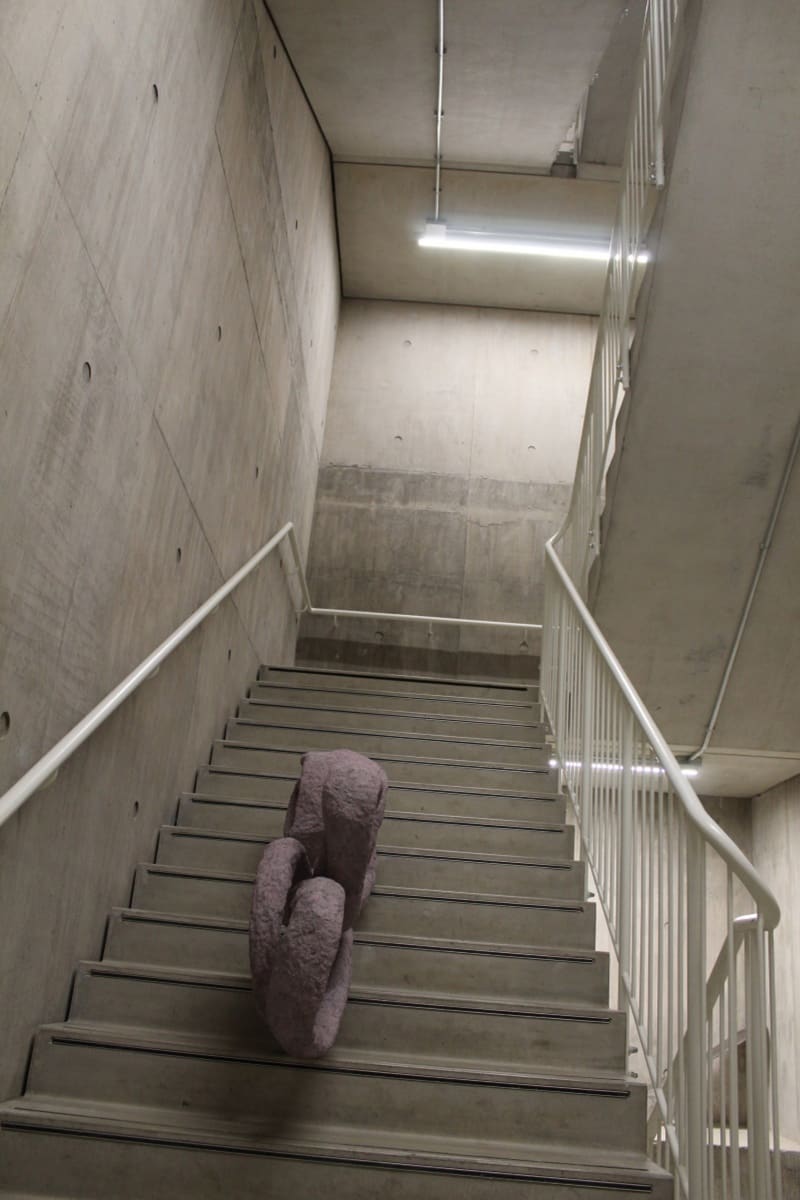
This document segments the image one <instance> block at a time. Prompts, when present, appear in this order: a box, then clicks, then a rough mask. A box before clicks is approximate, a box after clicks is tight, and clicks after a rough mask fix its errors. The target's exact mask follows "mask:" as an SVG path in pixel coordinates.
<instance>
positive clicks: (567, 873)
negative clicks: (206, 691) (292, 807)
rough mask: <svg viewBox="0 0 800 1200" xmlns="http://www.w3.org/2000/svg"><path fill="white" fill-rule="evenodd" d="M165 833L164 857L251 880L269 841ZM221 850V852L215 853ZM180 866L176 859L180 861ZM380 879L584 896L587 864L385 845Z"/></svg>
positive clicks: (404, 884) (390, 883) (389, 883)
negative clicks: (184, 856)
mask: <svg viewBox="0 0 800 1200" xmlns="http://www.w3.org/2000/svg"><path fill="white" fill-rule="evenodd" d="M169 830H170V827H167V828H166V830H165V831H164V832H163V833H162V838H163V842H164V855H165V857H164V858H161V857H160V856H159V858H158V861H159V862H175V858H176V857H180V856H181V853H182V852H183V853H184V854H185V855H186V856H187V857H189V858H191V859H193V861H191V862H188V863H184V864H182V865H185V866H189V867H195V866H196V867H198V868H200V869H210V870H214V869H220V870H222V871H233V872H236V873H239V874H247V875H249V876H250V878H251V879H252V877H253V875H254V874H255V871H256V869H257V867H258V863H259V862H260V860H261V854H262V853H263V849H264V846H265V844H266V843H265V842H264V841H263V840H262V839H261V838H256V837H252V836H250V835H246V834H218V833H215V832H214V831H213V830H207V831H203V832H200V831H194V830H180V831H178V832H174V833H172V832H170V831H169ZM217 850H218V851H219V854H218V855H217ZM176 865H177V864H176ZM377 882H378V883H380V884H382V885H383V886H384V887H401V888H422V889H423V890H424V891H426V892H468V893H470V895H485V894H489V895H498V894H499V895H503V896H518V897H528V898H534V897H535V898H542V897H546V898H548V899H559V900H561V899H569V900H583V899H584V898H585V866H584V864H583V863H582V862H580V861H579V860H577V859H573V858H545V857H544V856H543V855H542V856H539V857H532V858H525V857H522V856H519V855H511V854H495V855H493V856H490V855H489V854H488V853H482V852H480V851H479V852H477V853H476V852H472V851H450V850H438V849H433V850H431V849H421V848H419V847H405V846H388V845H383V846H381V847H380V848H379V851H378V874H377Z"/></svg>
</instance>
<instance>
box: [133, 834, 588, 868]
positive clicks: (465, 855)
mask: <svg viewBox="0 0 800 1200" xmlns="http://www.w3.org/2000/svg"><path fill="white" fill-rule="evenodd" d="M195 829H196V826H193V825H188V826H187V825H165V826H161V828H160V830H159V833H161V832H164V831H165V830H175V831H176V833H175V836H176V837H180V838H187V839H189V838H192V837H194V838H198V839H199V840H201V841H203V840H206V841H231V842H257V843H259V844H260V845H263V846H264V847H266V846H269V845H271V844H272V843H273V842H277V841H281V835H280V834H278V835H276V836H274V837H265V838H261V837H259V836H258V835H257V834H254V835H251V837H249V838H248V837H247V836H243V835H239V834H237V833H235V832H234V833H232V834H228V833H225V832H223V831H222V830H219V831H217V830H208V831H206V830H197V832H195ZM185 830H186V831H188V832H184V831H185ZM377 850H378V857H380V856H381V855H383V857H385V858H434V859H439V860H441V861H442V862H460V863H472V864H475V865H481V866H489V865H491V866H496V867H540V868H541V869H542V870H553V871H565V872H572V871H573V870H574V869H582V868H583V867H584V864H583V862H582V861H581V860H580V859H577V858H547V857H546V855H532V856H528V855H516V854H496V853H494V854H480V853H479V852H478V851H475V850H444V849H442V850H440V849H438V848H437V847H435V846H433V847H427V846H392V845H379V846H378V848H377ZM137 865H146V864H137ZM154 865H159V864H154ZM176 865H178V864H176ZM203 869H205V868H203ZM233 874H242V875H245V874H249V872H245V871H242V872H233ZM252 877H253V878H255V874H253V876H252Z"/></svg>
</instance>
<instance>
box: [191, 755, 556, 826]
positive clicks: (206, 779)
mask: <svg viewBox="0 0 800 1200" xmlns="http://www.w3.org/2000/svg"><path fill="white" fill-rule="evenodd" d="M288 766H292V767H293V766H294V762H293V761H292V763H287V764H284V769H283V770H277V771H248V770H244V769H242V768H227V769H226V768H224V767H217V766H208V767H200V769H199V770H198V772H197V776H196V782H195V791H196V792H197V793H199V794H201V795H202V796H204V797H212V798H216V799H219V800H220V801H222V800H225V799H231V800H235V801H238V802H242V801H248V802H249V801H258V800H267V801H275V800H278V801H280V802H282V803H283V804H288V803H289V797H290V796H291V794H292V788H293V787H294V785H295V783H296V782H297V776H298V772H297V771H296V770H287V769H286V768H287V767H288ZM386 805H387V809H388V810H389V811H391V810H392V809H393V808H400V809H402V810H403V811H404V812H412V811H413V812H421V813H436V814H437V815H441V814H445V815H447V816H465V817H489V818H491V819H493V820H494V819H498V820H508V821H513V820H515V819H517V818H520V819H522V820H523V821H538V820H544V821H547V822H552V823H562V822H563V820H564V816H565V813H566V800H565V798H564V796H563V794H561V793H559V792H553V793H547V792H543V791H542V792H539V793H538V794H537V793H536V792H530V791H528V792H526V791H520V790H513V789H503V788H500V789H494V790H488V789H486V788H479V787H455V788H451V787H448V786H447V785H446V784H444V785H438V786H430V785H428V786H425V785H424V784H414V783H403V782H398V781H397V780H394V779H392V780H390V782H389V791H388V793H387V797H386Z"/></svg>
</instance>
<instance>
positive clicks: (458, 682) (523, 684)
mask: <svg viewBox="0 0 800 1200" xmlns="http://www.w3.org/2000/svg"><path fill="white" fill-rule="evenodd" d="M272 671H274V672H276V674H278V675H281V674H286V675H326V676H333V677H335V678H345V679H386V680H397V681H398V682H401V683H417V682H419V683H442V684H445V685H446V686H447V687H465V688H472V687H482V688H497V689H498V690H499V691H504V692H517V691H518V692H526V691H529V690H530V689H531V688H536V689H537V690H538V687H539V681H538V680H534V679H531V680H520V681H519V682H517V681H514V682H500V681H499V680H494V679H453V678H451V677H450V676H448V675H436V674H430V675H425V674H411V675H404V674H403V673H402V672H401V671H350V670H348V669H347V668H346V667H302V666H292V667H288V666H269V665H262V666H261V667H260V668H259V672H258V678H257V682H263V680H264V678H265V677H266V678H269V674H270V672H272ZM265 673H266V675H265Z"/></svg>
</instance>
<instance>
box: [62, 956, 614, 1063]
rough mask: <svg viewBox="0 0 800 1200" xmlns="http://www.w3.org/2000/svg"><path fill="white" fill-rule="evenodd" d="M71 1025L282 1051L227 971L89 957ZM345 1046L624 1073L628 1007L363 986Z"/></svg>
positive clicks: (342, 1036)
mask: <svg viewBox="0 0 800 1200" xmlns="http://www.w3.org/2000/svg"><path fill="white" fill-rule="evenodd" d="M70 1021H84V1022H86V1021H89V1022H95V1023H97V1024H102V1023H105V1024H109V1025H115V1026H120V1025H135V1026H146V1027H151V1028H156V1029H173V1030H178V1031H180V1030H182V1029H183V1030H185V1029H191V1030H193V1031H194V1032H196V1033H199V1034H204V1035H206V1036H207V1037H218V1038H227V1039H228V1040H229V1041H231V1042H234V1043H236V1044H237V1045H239V1046H240V1047H243V1048H245V1049H249V1050H252V1049H253V1048H257V1049H263V1048H264V1047H267V1048H268V1049H269V1050H270V1051H271V1052H277V1051H278V1047H277V1044H276V1043H275V1042H274V1041H273V1039H272V1036H271V1034H270V1033H269V1031H268V1029H267V1028H266V1027H265V1026H264V1024H263V1023H262V1021H261V1019H260V1018H259V1016H258V1014H257V1013H256V1009H255V1004H254V1002H253V995H252V989H251V984H250V979H249V977H248V976H245V975H226V974H223V973H220V972H206V973H203V972H193V971H180V970H177V969H175V968H163V969H159V968H156V967H136V966H132V965H128V964H123V965H121V966H115V965H114V964H113V963H82V964H81V965H80V967H79V969H78V972H77V974H76V979H75V987H74V989H73V993H72V1002H71V1006H70ZM336 1045H337V1048H338V1049H340V1050H343V1051H345V1052H347V1051H359V1050H360V1051H366V1050H375V1051H378V1052H380V1053H383V1054H388V1055H392V1056H394V1057H395V1058H397V1059H402V1058H406V1057H407V1058H412V1057H413V1058H414V1059H415V1060H418V1061H425V1062H434V1061H440V1060H442V1059H444V1060H448V1059H454V1060H456V1061H459V1062H473V1063H484V1064H494V1065H498V1064H506V1065H516V1066H518V1067H522V1068H525V1069H531V1070H533V1069H544V1068H555V1069H559V1070H562V1071H584V1072H590V1073H592V1072H596V1073H600V1072H606V1071H616V1072H622V1071H623V1070H624V1065H625V1045H626V1026H625V1018H624V1015H623V1014H622V1013H621V1012H611V1011H608V1012H598V1011H597V1010H596V1009H581V1008H578V1007H565V1006H561V1007H558V1006H554V1005H549V1006H548V1005H539V1006H538V1007H537V1006H535V1005H530V1004H529V1005H517V1006H513V1005H501V1006H494V1005H491V1006H489V1005H486V1004H483V1005H481V1003H480V1002H479V1001H477V1000H473V1001H470V1002H464V1001H460V1000H458V999H456V998H451V997H437V996H431V995H426V994H425V993H418V994H415V993H408V994H407V995H406V996H405V997H397V996H395V995H394V994H393V993H386V992H382V991H380V990H378V989H373V990H372V991H370V990H368V989H364V988H354V989H352V991H351V993H350V998H349V1000H348V1002H347V1007H346V1008H345V1012H344V1017H343V1018H342V1024H341V1026H340V1028H339V1036H338V1038H337V1042H336Z"/></svg>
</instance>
